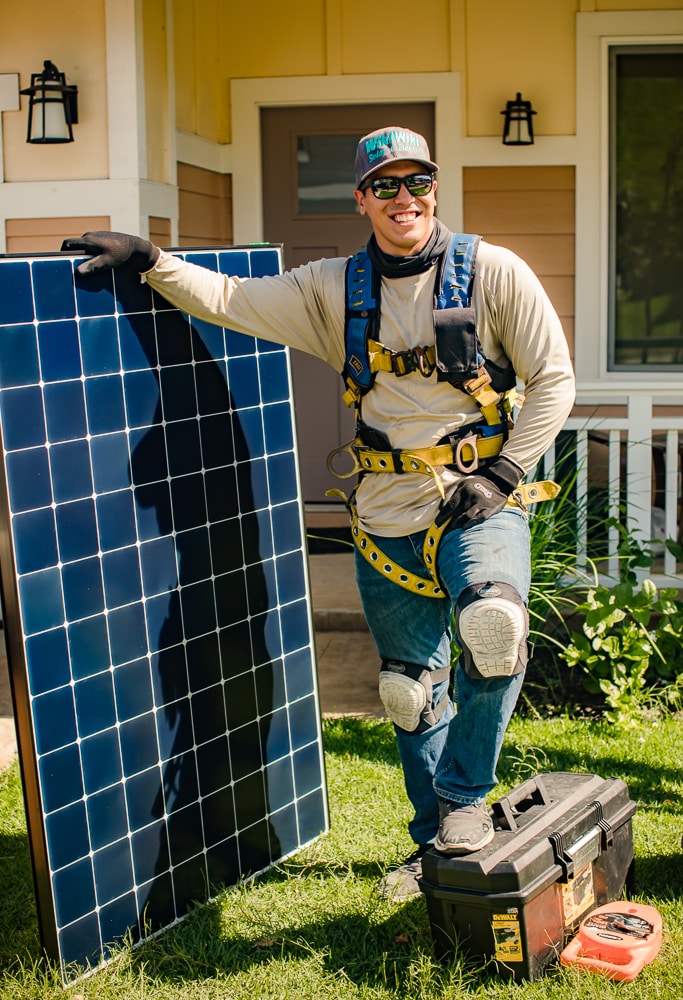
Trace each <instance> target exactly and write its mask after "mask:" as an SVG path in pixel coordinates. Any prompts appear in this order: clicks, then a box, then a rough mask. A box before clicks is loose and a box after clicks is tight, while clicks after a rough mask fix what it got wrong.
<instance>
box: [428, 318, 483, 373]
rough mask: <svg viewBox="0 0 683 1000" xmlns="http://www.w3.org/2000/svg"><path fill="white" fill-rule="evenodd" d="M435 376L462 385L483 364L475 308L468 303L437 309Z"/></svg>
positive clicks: (435, 320)
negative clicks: (457, 306)
mask: <svg viewBox="0 0 683 1000" xmlns="http://www.w3.org/2000/svg"><path fill="white" fill-rule="evenodd" d="M434 334H435V347H436V377H437V380H438V381H439V382H450V383H451V385H461V384H462V383H463V382H466V381H467V380H468V379H471V378H474V377H475V376H476V375H477V374H478V372H479V369H480V367H481V363H482V358H481V357H480V356H479V351H478V346H479V345H478V341H477V332H476V324H475V317H474V309H472V308H471V307H469V306H466V307H463V308H457V309H436V310H435V311H434Z"/></svg>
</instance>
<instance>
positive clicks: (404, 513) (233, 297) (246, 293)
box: [143, 241, 575, 536]
mask: <svg viewBox="0 0 683 1000" xmlns="http://www.w3.org/2000/svg"><path fill="white" fill-rule="evenodd" d="M345 267H346V259H345V258H335V259H332V260H318V261H314V262H312V263H310V264H306V265H304V266H303V267H298V268H295V269H294V270H292V271H288V272H286V273H285V274H282V275H274V276H272V277H261V278H246V279H244V278H232V277H228V276H226V275H223V274H218V273H216V272H213V271H210V270H208V269H207V268H203V267H199V266H196V265H193V264H189V263H186V262H184V261H182V260H180V258H178V257H174V256H172V255H171V254H168V253H164V252H162V253H161V255H160V257H159V260H158V261H157V263H156V265H155V267H154V268H153V269H152V270H151V271H148V272H147V273H146V274H145V275H143V279H144V280H146V281H147V282H148V283H149V284H150V285H151V286H152V287H153V288H154V289H156V290H157V291H158V292H159V293H160V294H161V295H163V296H164V298H166V299H168V300H169V301H170V302H171V303H172V304H173V305H175V306H177V307H178V308H180V309H181V310H182V311H183V312H186V313H188V314H189V315H191V316H195V317H197V318H198V319H202V320H206V321H208V322H211V323H216V324H218V325H220V326H225V327H228V328H230V329H233V330H236V331H238V332H240V333H245V334H249V335H252V336H258V337H262V338H264V339H265V340H270V341H273V342H275V343H278V344H286V345H288V346H289V347H294V348H297V349H299V350H301V351H305V352H307V353H309V354H313V355H315V356H316V357H318V358H322V359H323V361H326V362H328V363H329V364H330V365H332V367H333V368H335V369H336V370H337V371H338V372H341V370H342V368H343V365H344V357H345V350H344V313H345V298H346V293H345V277H344V276H345ZM434 281H435V270H434V269H433V268H432V269H430V270H429V271H427V272H424V273H423V274H419V275H415V276H411V277H403V278H393V279H386V278H383V279H382V290H381V322H380V333H379V336H380V340H381V341H382V343H383V344H384V345H385V347H387V348H389V349H390V350H392V351H403V350H407V349H410V348H412V347H418V346H426V345H429V344H433V343H434V322H433V296H434ZM472 297H473V304H474V308H475V312H476V317H477V330H478V334H479V339H480V342H481V346H482V350H483V352H484V355H485V356H486V357H487V358H489V359H490V360H491V361H494V362H496V363H497V364H499V365H506V364H507V363H508V361H509V362H510V363H511V364H512V366H513V368H514V370H515V372H516V374H517V378H518V380H519V381H520V382H521V383H522V384H523V391H524V394H525V402H524V406H523V407H522V410H521V411H520V414H519V416H518V418H517V420H516V422H515V426H514V428H513V430H512V432H511V434H510V437H509V439H508V441H507V442H506V444H505V446H504V448H503V454H504V455H505V456H506V457H507V458H510V459H511V460H512V461H514V462H516V463H517V465H519V466H520V467H521V468H522V469H524V470H525V472H526V471H528V470H530V469H531V468H533V467H534V466H535V464H536V462H537V461H538V459H539V458H540V457H541V456H542V455H543V454H544V452H545V451H546V450H547V448H548V447H549V445H550V444H551V443H552V441H553V440H554V439H555V437H556V435H557V434H558V432H559V431H560V430H561V428H562V426H563V424H564V422H565V420H566V418H567V416H568V414H569V412H570V410H571V407H572V404H573V402H574V394H575V393H574V375H573V372H572V365H571V360H570V357H569V351H568V348H567V342H566V340H565V337H564V333H563V331H562V327H561V324H560V321H559V319H558V316H557V314H556V312H555V310H554V309H553V307H552V305H551V303H550V300H549V299H548V296H547V295H546V293H545V291H544V290H543V287H542V286H541V283H540V282H539V280H538V278H537V277H536V276H535V275H534V273H533V272H532V271H531V269H530V268H529V267H528V265H527V264H525V263H524V261H522V260H521V259H520V258H519V257H517V256H516V255H515V254H514V253H512V252H511V251H510V250H506V249H504V248H503V247H498V246H493V245H492V244H488V243H485V242H484V241H482V242H481V243H480V246H479V251H478V254H477V267H476V273H475V278H474V286H473V293H472ZM339 386H340V391H342V390H343V385H342V381H341V378H340V381H339ZM362 407H363V419H364V421H365V423H367V424H369V425H370V426H371V427H375V428H377V429H378V430H380V431H383V432H384V433H385V434H386V435H387V437H388V438H389V440H390V441H391V444H392V446H393V447H394V448H400V449H405V450H411V449H415V448H427V447H430V446H431V445H434V444H436V443H437V442H438V441H439V439H440V438H442V437H443V436H444V435H445V434H447V433H449V432H451V431H453V430H455V429H457V428H459V427H462V426H463V425H465V424H468V423H471V422H474V421H477V420H479V419H480V416H481V415H480V413H479V410H478V409H477V407H476V404H475V403H474V401H473V400H472V399H471V398H470V397H469V396H468V395H467V394H466V393H464V392H462V391H460V390H458V389H454V388H453V387H452V386H450V385H449V384H448V383H446V382H437V379H436V374H433V375H432V376H431V377H430V378H428V379H426V378H424V377H423V376H422V375H421V374H420V373H419V372H415V373H413V374H410V375H405V376H402V377H401V378H397V377H396V376H395V375H393V374H388V373H383V372H379V373H378V374H377V377H376V379H375V384H374V386H373V388H372V390H371V391H370V392H369V393H368V394H367V395H366V396H365V397H364V399H363V404H362ZM438 473H439V475H440V476H441V478H442V479H443V482H444V485H445V487H446V489H447V490H448V488H449V486H451V485H452V483H453V482H454V481H455V480H457V478H458V474H457V473H453V472H451V471H450V470H448V469H439V470H438ZM356 499H357V504H358V513H359V519H360V523H361V527H363V528H364V529H365V530H366V531H370V532H372V533H374V534H377V535H381V536H389V535H405V534H410V533H411V532H413V531H420V530H423V529H425V528H427V527H428V526H429V525H430V524H431V522H432V521H433V519H434V517H435V515H436V512H437V509H438V505H439V499H440V498H439V492H438V490H437V487H436V484H435V482H434V481H433V479H432V478H430V477H428V476H423V475H419V474H403V475H396V474H395V473H377V474H372V475H367V476H365V477H364V478H363V481H362V482H361V485H360V488H359V490H358V494H357V497H356Z"/></svg>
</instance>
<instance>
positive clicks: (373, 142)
mask: <svg viewBox="0 0 683 1000" xmlns="http://www.w3.org/2000/svg"><path fill="white" fill-rule="evenodd" d="M392 160H414V161H415V162H416V163H420V164H421V165H422V166H424V167H426V168H427V170H429V172H430V173H435V172H436V171H437V170H438V169H439V167H438V165H437V164H436V163H434V162H433V160H432V159H431V157H430V155H429V146H428V145H427V140H426V139H425V137H424V136H422V135H420V133H419V132H413V131H411V129H409V128H403V127H402V126H401V125H388V126H387V127H386V128H378V129H377V130H376V131H375V132H369V133H368V135H365V136H363V138H362V139H361V140H360V142H359V143H358V147H357V149H356V188H359V187H360V186H361V184H362V183H363V181H364V180H366V179H367V178H368V177H369V176H370V174H373V173H374V172H375V170H378V169H379V167H381V166H383V165H384V164H385V163H390V162H391V161H392Z"/></svg>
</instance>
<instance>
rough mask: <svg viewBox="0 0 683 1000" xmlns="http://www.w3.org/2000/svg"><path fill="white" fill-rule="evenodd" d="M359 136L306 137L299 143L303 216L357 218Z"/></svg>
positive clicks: (298, 165) (299, 181) (301, 212)
mask: <svg viewBox="0 0 683 1000" xmlns="http://www.w3.org/2000/svg"><path fill="white" fill-rule="evenodd" d="M359 139H360V134H358V135H302V136H299V138H298V143H297V169H298V184H297V190H298V195H299V214H300V215H325V214H340V213H341V214H343V215H348V214H351V215H354V214H355V213H356V212H357V211H358V206H357V204H356V201H355V199H354V197H353V189H354V188H355V186H356V182H355V180H354V172H353V161H354V157H355V155H356V145H357V144H358V140H359Z"/></svg>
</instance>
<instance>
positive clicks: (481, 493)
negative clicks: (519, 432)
mask: <svg viewBox="0 0 683 1000" xmlns="http://www.w3.org/2000/svg"><path fill="white" fill-rule="evenodd" d="M523 476H524V470H523V469H520V467H519V466H518V465H517V464H516V463H515V462H513V461H511V460H510V459H509V458H503V457H502V456H501V457H500V458H497V459H496V460H495V462H493V463H492V464H491V465H490V466H489V467H488V468H487V469H484V470H482V471H481V472H480V473H476V474H475V473H470V474H469V475H468V476H463V478H462V479H461V480H460V482H459V483H458V484H457V486H456V487H455V490H454V491H453V493H452V494H451V495H450V497H449V498H448V499H447V500H446V501H445V502H444V503H442V504H441V508H440V510H439V514H438V515H437V518H436V524H437V526H440V525H441V524H443V523H444V522H445V521H446V520H448V518H450V521H449V523H448V529H447V530H449V531H450V530H451V528H463V529H464V528H471V527H472V526H473V525H475V524H481V523H482V522H483V521H485V520H486V519H487V518H488V517H491V515H492V514H497V513H498V511H500V510H502V509H503V507H504V506H505V504H506V503H507V501H508V497H509V496H510V494H511V493H513V492H514V491H515V490H516V489H517V487H518V486H519V484H520V482H521V480H522V477H523Z"/></svg>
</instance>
